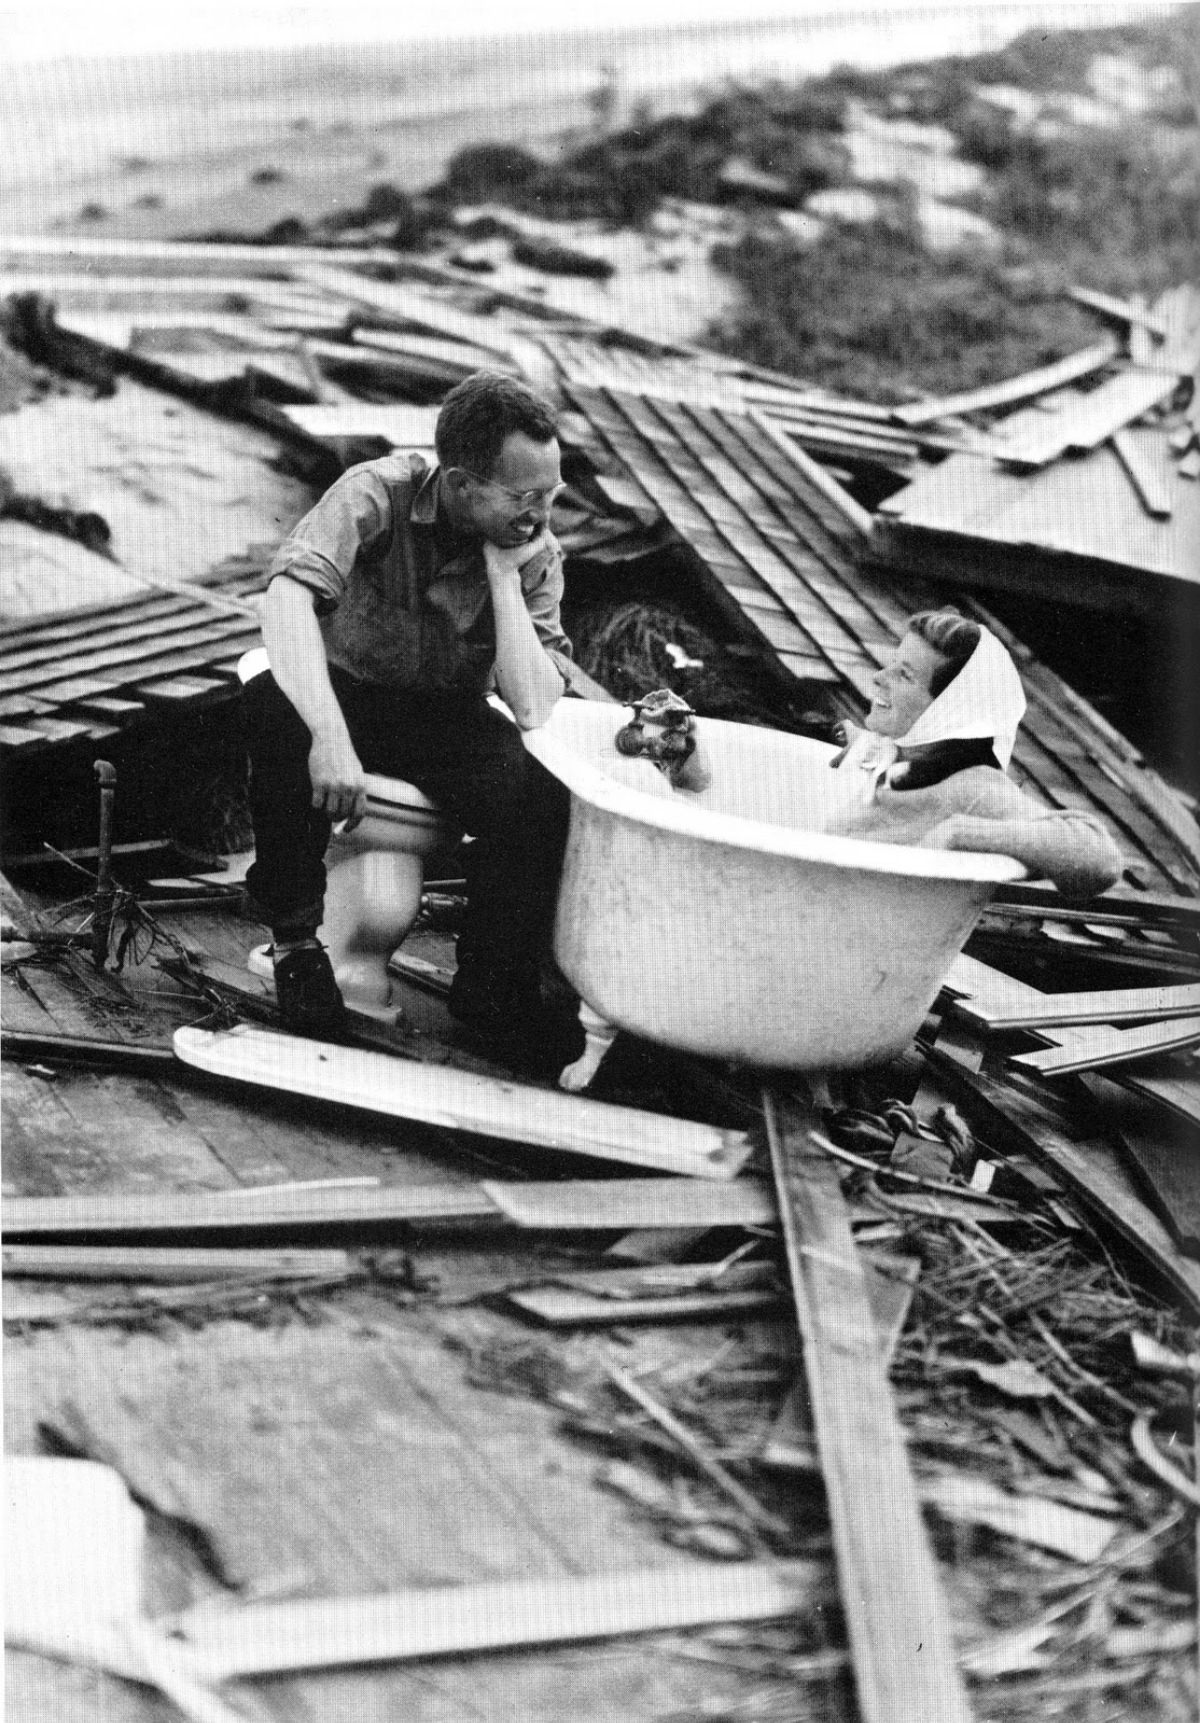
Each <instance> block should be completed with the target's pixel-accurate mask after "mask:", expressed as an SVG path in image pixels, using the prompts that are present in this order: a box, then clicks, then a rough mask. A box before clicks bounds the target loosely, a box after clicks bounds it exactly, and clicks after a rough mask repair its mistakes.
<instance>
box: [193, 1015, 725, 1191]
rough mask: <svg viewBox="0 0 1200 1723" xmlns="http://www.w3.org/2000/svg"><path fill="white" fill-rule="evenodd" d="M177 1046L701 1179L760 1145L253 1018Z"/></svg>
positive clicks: (443, 1121) (258, 1075) (251, 1078)
mask: <svg viewBox="0 0 1200 1723" xmlns="http://www.w3.org/2000/svg"><path fill="white" fill-rule="evenodd" d="M175 1050H176V1052H177V1053H178V1054H179V1057H180V1058H181V1059H183V1060H184V1061H185V1063H187V1064H191V1065H196V1066H198V1067H199V1068H200V1069H201V1070H205V1071H208V1072H210V1073H212V1074H213V1075H215V1076H223V1077H232V1078H234V1079H235V1080H237V1081H239V1082H242V1083H251V1084H254V1085H256V1086H260V1087H264V1088H269V1089H281V1090H283V1091H285V1092H286V1093H288V1094H292V1095H309V1096H311V1097H312V1098H313V1099H314V1100H323V1101H334V1102H338V1103H340V1104H342V1105H344V1106H350V1107H359V1108H365V1109H366V1110H368V1111H370V1112H377V1113H385V1114H388V1115H390V1116H392V1117H394V1118H402V1119H412V1120H417V1121H419V1122H421V1123H423V1124H429V1125H437V1126H441V1127H442V1128H443V1129H446V1130H452V1131H469V1132H471V1133H472V1134H474V1135H478V1136H485V1137H499V1138H501V1139H503V1140H504V1141H507V1142H514V1143H526V1144H529V1145H531V1146H534V1147H537V1148H542V1149H552V1150H555V1151H557V1152H559V1153H565V1154H577V1155H587V1156H591V1157H594V1158H596V1159H598V1160H615V1161H624V1162H631V1163H633V1164H634V1165H637V1166H645V1167H656V1168H659V1169H660V1170H668V1171H671V1172H677V1173H685V1174H688V1175H690V1176H692V1177H695V1178H709V1179H730V1178H733V1177H734V1176H735V1175H736V1173H737V1172H738V1170H739V1168H740V1167H741V1166H743V1165H744V1163H745V1161H746V1160H747V1158H748V1157H749V1154H750V1141H749V1139H748V1137H747V1136H746V1134H745V1132H742V1131H724V1130H719V1129H717V1128H716V1127H715V1126H711V1125H700V1124H693V1123H691V1122H690V1121H688V1120H682V1119H673V1118H667V1117H664V1116H663V1115H661V1114H657V1113H643V1112H639V1111H638V1110H637V1109H636V1108H633V1107H617V1106H609V1105H607V1104H605V1103H604V1102H602V1101H590V1100H588V1099H586V1098H585V1097H582V1096H576V1095H567V1094H563V1093H560V1092H559V1091H557V1090H548V1089H535V1088H533V1087H531V1086H529V1085H527V1084H523V1083H517V1082H511V1081H510V1082H503V1081H501V1080H499V1079H497V1078H494V1077H484V1076H480V1075H478V1074H477V1073H475V1072H472V1071H456V1070H453V1069H452V1068H450V1067H449V1066H441V1067H438V1068H437V1069H436V1070H435V1069H433V1068H431V1067H430V1066H426V1065H421V1064H417V1063H416V1062H415V1061H412V1060H403V1059H399V1058H395V1057H392V1056H389V1055H387V1054H381V1053H374V1052H367V1051H363V1050H361V1049H359V1048H356V1047H335V1046H332V1045H329V1044H327V1043H324V1042H320V1041H306V1040H304V1039H302V1038H300V1037H298V1036H289V1035H273V1034H271V1033H270V1032H269V1031H267V1030H263V1029H250V1028H248V1027H246V1026H245V1025H239V1026H238V1027H237V1028H234V1029H229V1030H223V1031H217V1032H213V1031H209V1030H205V1029H180V1030H177V1031H176V1034H175Z"/></svg>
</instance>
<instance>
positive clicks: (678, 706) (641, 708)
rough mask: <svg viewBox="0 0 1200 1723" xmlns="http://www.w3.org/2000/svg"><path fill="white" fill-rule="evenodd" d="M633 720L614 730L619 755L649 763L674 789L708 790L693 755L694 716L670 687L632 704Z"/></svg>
mask: <svg viewBox="0 0 1200 1723" xmlns="http://www.w3.org/2000/svg"><path fill="white" fill-rule="evenodd" d="M632 705H633V717H632V718H631V719H630V721H629V723H628V724H625V725H624V726H623V727H622V728H621V729H620V730H618V731H617V749H618V751H619V752H620V753H622V754H627V755H637V756H640V757H641V758H642V759H644V760H652V761H653V762H654V764H655V765H656V766H657V767H658V768H659V770H660V771H661V772H665V773H666V775H667V777H668V778H669V779H670V780H671V782H672V784H674V785H675V787H676V788H677V789H689V790H702V789H706V788H707V787H708V782H709V772H708V768H707V766H706V765H704V764H703V763H702V762H701V760H700V759H699V758H698V757H697V754H696V714H695V712H694V711H693V709H692V708H691V707H690V706H689V705H688V703H687V701H686V700H683V699H681V698H680V696H679V695H678V694H675V693H673V692H672V691H671V689H670V688H656V689H655V691H654V693H653V694H646V695H643V697H642V699H640V700H635V701H633V702H632Z"/></svg>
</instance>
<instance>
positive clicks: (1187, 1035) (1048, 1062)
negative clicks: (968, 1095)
mask: <svg viewBox="0 0 1200 1723" xmlns="http://www.w3.org/2000/svg"><path fill="white" fill-rule="evenodd" d="M1198 1041H1200V1017H1181V1018H1180V1019H1178V1021H1176V1022H1168V1023H1153V1024H1151V1025H1149V1027H1147V1028H1144V1029H1110V1028H1109V1027H1108V1026H1107V1025H1100V1024H1098V1025H1095V1026H1094V1027H1092V1028H1089V1029H1081V1030H1078V1031H1076V1032H1075V1033H1073V1034H1072V1036H1071V1040H1070V1042H1069V1043H1068V1045H1067V1046H1065V1047H1047V1048H1045V1049H1044V1050H1043V1051H1039V1052H1037V1053H1014V1054H1012V1055H1011V1056H1010V1058H1009V1061H1008V1062H1009V1064H1010V1065H1020V1066H1021V1067H1022V1068H1023V1069H1024V1070H1026V1071H1036V1072H1038V1074H1039V1075H1040V1076H1042V1077H1066V1076H1068V1075H1069V1074H1070V1073H1071V1072H1073V1071H1095V1070H1098V1069H1099V1068H1100V1066H1102V1065H1128V1064H1131V1063H1132V1062H1133V1061H1134V1060H1136V1059H1152V1058H1154V1057H1155V1055H1156V1054H1160V1053H1173V1052H1175V1051H1176V1049H1178V1048H1180V1047H1194V1046H1195V1045H1196V1043H1197V1042H1198Z"/></svg>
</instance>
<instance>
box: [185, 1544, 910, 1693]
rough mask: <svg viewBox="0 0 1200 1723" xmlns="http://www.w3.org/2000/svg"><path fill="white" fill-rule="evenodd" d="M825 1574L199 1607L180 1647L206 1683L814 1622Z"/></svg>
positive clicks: (606, 1579)
mask: <svg viewBox="0 0 1200 1723" xmlns="http://www.w3.org/2000/svg"><path fill="white" fill-rule="evenodd" d="M825 1573H826V1569H825V1567H824V1566H823V1565H822V1564H821V1563H818V1562H814V1561H786V1562H769V1563H767V1562H763V1563H755V1562H744V1563H736V1564H731V1563H729V1562H709V1563H700V1562H686V1563H683V1562H675V1563H671V1564H669V1565H662V1566H659V1567H655V1568H648V1569H647V1568H642V1569H635V1570H633V1571H631V1572H625V1573H613V1574H601V1575H596V1576H589V1577H587V1578H582V1579H576V1578H563V1577H562V1576H558V1577H556V1578H554V1579H550V1580H525V1581H521V1580H499V1581H492V1582H486V1583H483V1584H475V1585H430V1586H426V1587H423V1588H417V1587H414V1588H413V1589H412V1590H410V1591H406V1592H392V1593H383V1594H382V1595H380V1594H371V1595H368V1596H363V1597H332V1598H320V1599H301V1600H297V1601H295V1602H287V1603H250V1604H245V1605H242V1606H240V1607H234V1608H229V1609H222V1610H218V1609H212V1608H196V1609H193V1610H190V1611H188V1612H187V1613H186V1614H185V1615H184V1616H183V1617H182V1619H181V1635H180V1637H179V1638H178V1640H176V1641H175V1642H174V1643H175V1645H176V1648H177V1656H178V1658H179V1661H180V1662H181V1663H182V1664H183V1665H184V1666H185V1667H186V1668H188V1669H189V1670H190V1671H191V1672H192V1673H194V1674H196V1675H200V1676H202V1677H203V1678H204V1679H205V1680H208V1681H224V1680H230V1679H233V1678H235V1677H239V1676H250V1675H284V1674H287V1673H289V1672H295V1671H297V1670H302V1669H329V1668H334V1667H341V1666H344V1665H354V1664H364V1663H391V1662H395V1661H397V1660H399V1659H408V1658H417V1657H448V1656H451V1657H452V1656H461V1655H463V1654H464V1653H467V1652H474V1653H478V1652H484V1651H500V1650H505V1649H507V1648H509V1647H516V1646H529V1645H561V1644H567V1643H572V1642H577V1641H587V1640H595V1639H611V1638H614V1637H616V1636H618V1635H624V1634H631V1633H663V1632H668V1631H677V1630H679V1629H681V1628H688V1627H706V1626H713V1625H715V1624H717V1623H720V1622H731V1621H763V1620H769V1619H772V1618H777V1617H780V1616H790V1615H799V1614H801V1613H808V1612H809V1611H811V1610H812V1609H813V1607H814V1604H816V1603H817V1602H818V1601H819V1600H820V1599H821V1598H822V1597H823V1595H824V1589H825V1587H824V1581H825ZM933 1716H934V1713H932V1712H931V1713H929V1717H928V1718H922V1723H930V1720H931V1719H932V1717H933ZM909 1723H914V1720H913V1719H909Z"/></svg>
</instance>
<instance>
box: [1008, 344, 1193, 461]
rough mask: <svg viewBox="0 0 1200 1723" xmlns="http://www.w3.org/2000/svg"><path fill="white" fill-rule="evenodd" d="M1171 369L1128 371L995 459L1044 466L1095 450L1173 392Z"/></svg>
mask: <svg viewBox="0 0 1200 1723" xmlns="http://www.w3.org/2000/svg"><path fill="white" fill-rule="evenodd" d="M1177 382H1178V378H1177V377H1176V375H1175V373H1174V372H1173V371H1171V372H1168V371H1142V370H1136V369H1134V368H1132V367H1131V368H1130V369H1128V370H1125V371H1122V372H1120V373H1119V374H1118V375H1117V376H1115V377H1113V378H1111V379H1110V380H1109V381H1108V382H1107V383H1101V384H1100V385H1099V387H1098V388H1096V389H1093V390H1092V392H1091V394H1089V395H1086V396H1084V398H1083V399H1082V400H1081V401H1080V402H1079V403H1078V404H1077V405H1075V406H1073V407H1069V408H1068V409H1067V410H1066V411H1065V412H1062V413H1057V414H1055V415H1054V418H1053V419H1052V420H1051V422H1050V423H1049V424H1048V425H1047V426H1046V427H1045V428H1044V429H1043V430H1041V431H1033V432H1030V433H1029V434H1028V435H1027V436H1026V437H1024V438H1022V440H1021V441H1020V442H1016V441H1013V442H1012V443H1008V444H1005V445H1003V446H1002V447H1000V448H998V449H997V451H996V456H997V459H998V460H1000V461H1002V462H1004V463H1005V464H1006V465H1008V466H1016V467H1041V466H1045V465H1046V464H1047V463H1048V462H1050V461H1052V460H1055V459H1056V458H1057V457H1058V456H1059V455H1062V454H1065V453H1066V451H1067V450H1068V449H1081V450H1086V449H1094V448H1097V447H1098V446H1099V445H1100V444H1101V443H1103V442H1105V441H1106V440H1107V439H1108V438H1110V437H1111V436H1112V434H1113V432H1114V431H1119V430H1121V429H1122V428H1123V427H1124V426H1125V425H1128V424H1130V423H1132V421H1133V420H1134V419H1140V418H1141V416H1142V414H1143V413H1146V412H1149V410H1150V408H1151V407H1156V406H1157V405H1158V403H1159V402H1160V401H1163V400H1165V399H1166V397H1167V396H1168V395H1172V394H1174V392H1175V387H1176V384H1177Z"/></svg>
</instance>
